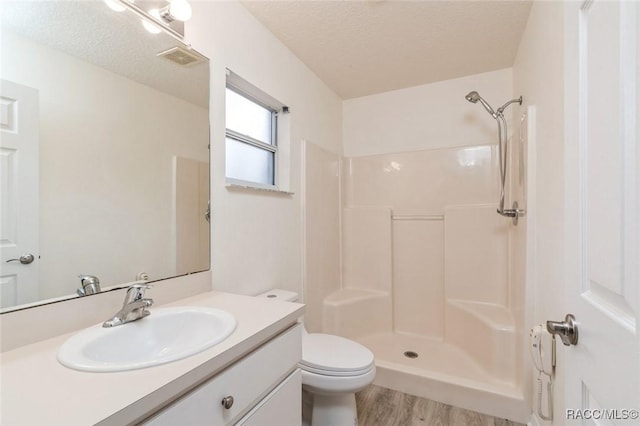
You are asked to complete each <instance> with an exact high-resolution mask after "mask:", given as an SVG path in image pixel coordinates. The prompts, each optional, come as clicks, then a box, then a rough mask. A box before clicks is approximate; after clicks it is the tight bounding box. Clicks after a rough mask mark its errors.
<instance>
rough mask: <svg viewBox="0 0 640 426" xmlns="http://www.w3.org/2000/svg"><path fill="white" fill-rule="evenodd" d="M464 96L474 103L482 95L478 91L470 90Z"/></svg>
mask: <svg viewBox="0 0 640 426" xmlns="http://www.w3.org/2000/svg"><path fill="white" fill-rule="evenodd" d="M464 98H465V99H466V100H468V101H469V102H471V103H472V104H475V103H476V102H478V100H479V99H480V95H479V94H478V92H469V93H468V94H467V96H465V97H464Z"/></svg>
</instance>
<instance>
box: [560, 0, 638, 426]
mask: <svg viewBox="0 0 640 426" xmlns="http://www.w3.org/2000/svg"><path fill="white" fill-rule="evenodd" d="M565 7H566V9H565V12H566V16H565V24H566V26H565V31H566V35H565V50H566V51H565V55H566V62H565V68H566V69H565V72H566V74H565V87H566V93H565V125H566V127H565V131H566V134H565V138H566V140H565V173H566V182H565V198H566V200H567V204H566V206H565V225H566V229H567V235H566V244H567V245H566V248H565V258H566V268H567V270H566V272H567V273H566V279H567V283H566V301H567V302H566V305H567V312H571V313H574V314H575V316H576V319H577V320H578V327H579V342H578V345H577V346H572V347H570V348H565V350H566V351H567V354H566V355H567V357H566V362H565V365H564V366H559V368H560V369H565V371H566V384H565V389H566V401H565V406H566V408H567V409H568V410H578V409H592V410H598V409H604V410H624V409H637V408H638V391H639V387H638V384H639V380H638V374H639V363H638V340H637V337H636V319H637V315H638V314H637V312H638V309H637V308H638V305H637V300H636V299H637V286H638V276H637V265H638V252H637V249H636V247H637V242H638V241H637V237H638V234H637V222H638V209H637V202H638V186H637V180H636V170H637V168H638V157H637V148H636V145H637V133H636V131H637V130H636V126H637V122H638V111H637V103H638V99H637V98H638V94H637V93H638V92H637V90H636V87H637V84H638V82H637V79H638V77H637V76H638V71H639V67H638V60H637V57H636V51H637V47H636V43H637V37H638V32H637V31H638V29H637V27H638V21H639V18H638V13H639V12H638V5H637V3H636V2H616V1H604V0H595V1H591V0H589V1H586V2H584V3H578V2H567V4H566V6H565ZM560 414H562V418H561V419H556V423H557V424H564V421H565V415H566V413H560ZM620 414H621V413H620V412H611V413H609V414H607V416H610V417H611V416H612V417H613V418H610V419H600V420H597V421H594V420H590V421H586V420H580V422H581V423H583V424H617V423H618V422H622V421H623V419H621V418H620ZM567 422H568V423H569V424H571V423H572V422H571V419H568V420H567Z"/></svg>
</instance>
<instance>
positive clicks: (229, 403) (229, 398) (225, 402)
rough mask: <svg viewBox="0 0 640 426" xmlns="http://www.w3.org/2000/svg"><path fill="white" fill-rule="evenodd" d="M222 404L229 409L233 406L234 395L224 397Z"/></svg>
mask: <svg viewBox="0 0 640 426" xmlns="http://www.w3.org/2000/svg"><path fill="white" fill-rule="evenodd" d="M222 406H223V407H224V408H225V409H227V410H228V409H229V408H231V407H233V397H232V396H231V395H229V396H225V397H224V398H222Z"/></svg>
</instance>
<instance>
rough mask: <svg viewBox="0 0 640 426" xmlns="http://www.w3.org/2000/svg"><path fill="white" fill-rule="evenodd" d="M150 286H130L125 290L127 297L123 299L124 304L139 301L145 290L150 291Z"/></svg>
mask: <svg viewBox="0 0 640 426" xmlns="http://www.w3.org/2000/svg"><path fill="white" fill-rule="evenodd" d="M151 287H152V286H151V285H149V284H132V285H130V286H129V287H128V288H127V296H126V298H125V303H131V302H135V301H136V300H140V299H142V298H143V297H144V292H145V290H147V289H150V288H151Z"/></svg>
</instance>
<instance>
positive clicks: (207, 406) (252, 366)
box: [142, 325, 302, 426]
mask: <svg viewBox="0 0 640 426" xmlns="http://www.w3.org/2000/svg"><path fill="white" fill-rule="evenodd" d="M301 336H302V335H301V331H300V326H299V325H297V326H295V327H293V328H292V329H290V330H288V331H286V332H284V333H283V334H281V335H279V336H278V337H276V338H274V339H273V340H271V341H270V342H268V343H266V344H264V345H263V346H261V347H260V348H258V349H257V350H255V351H254V352H252V353H250V354H249V355H247V356H246V357H244V358H242V359H240V360H239V361H237V362H236V363H235V364H233V365H231V366H230V367H228V368H227V369H226V370H224V371H222V372H221V373H220V374H218V375H216V376H215V377H213V378H212V379H210V380H209V381H207V382H205V383H204V384H202V385H200V386H199V387H198V388H196V389H195V390H193V391H191V392H190V393H188V394H186V395H185V396H183V397H182V398H181V399H179V400H177V401H176V402H174V403H173V404H171V405H169V406H168V407H166V408H164V409H162V410H160V411H159V412H158V413H157V414H155V415H154V416H153V417H151V418H149V419H147V420H146V421H145V422H143V423H142V424H144V425H153V426H175V425H181V426H188V425H193V426H203V425H216V426H217V425H226V424H231V423H233V422H234V421H237V420H238V419H239V418H240V416H242V415H243V414H245V413H246V412H247V411H249V410H250V409H251V408H252V407H253V406H254V405H255V404H256V403H257V402H258V401H259V400H260V399H261V398H263V397H264V396H265V395H267V394H268V393H269V392H270V391H271V390H272V389H273V388H274V387H275V386H276V385H278V383H280V382H281V381H282V380H283V379H284V378H285V377H286V376H287V375H289V373H291V372H292V371H294V370H295V369H296V368H297V365H298V361H300V358H301V356H302V341H301V339H302V337H301ZM228 396H231V397H233V405H232V406H231V407H230V408H228V409H225V408H224V407H223V406H222V400H223V398H225V397H228Z"/></svg>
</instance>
